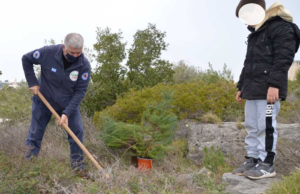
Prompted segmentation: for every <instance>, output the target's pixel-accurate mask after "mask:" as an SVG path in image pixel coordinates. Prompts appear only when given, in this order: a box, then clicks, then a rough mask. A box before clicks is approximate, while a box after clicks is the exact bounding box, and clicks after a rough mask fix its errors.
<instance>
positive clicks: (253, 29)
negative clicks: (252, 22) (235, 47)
mask: <svg viewBox="0 0 300 194" xmlns="http://www.w3.org/2000/svg"><path fill="white" fill-rule="evenodd" d="M279 19H280V20H282V18H281V17H280V16H276V17H272V18H270V19H268V20H267V21H266V22H265V23H264V24H263V25H262V26H261V27H260V28H259V29H258V30H256V31H255V28H253V27H250V26H248V30H249V31H250V32H251V34H249V36H248V38H249V37H251V36H252V35H253V34H256V33H257V32H260V31H262V30H264V29H265V28H266V27H267V26H268V24H269V22H271V21H274V20H279Z"/></svg>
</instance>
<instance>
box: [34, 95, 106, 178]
mask: <svg viewBox="0 0 300 194" xmlns="http://www.w3.org/2000/svg"><path fill="white" fill-rule="evenodd" d="M38 96H39V97H40V99H41V100H42V101H43V103H44V104H45V105H46V106H47V107H48V109H49V110H50V111H51V112H52V114H53V115H54V116H55V118H56V119H57V120H58V121H59V120H60V116H59V115H58V114H57V112H56V111H55V110H54V109H53V108H52V106H51V105H50V104H49V103H48V101H47V100H46V99H45V97H44V96H43V95H42V94H41V93H40V92H38ZM63 127H64V129H65V130H66V131H67V132H68V134H69V135H70V136H71V137H72V138H73V139H74V141H75V142H76V143H77V145H78V146H79V147H80V148H81V149H82V151H83V152H84V153H85V155H86V156H87V157H88V158H89V159H90V160H91V161H92V163H93V164H94V165H95V166H96V168H97V169H98V170H100V171H101V172H102V171H104V169H103V168H102V167H101V166H100V165H99V164H98V162H97V161H96V160H95V158H94V157H93V156H92V155H91V154H90V152H89V151H88V150H87V149H86V148H85V146H84V145H83V144H82V143H81V142H80V141H79V139H78V138H77V137H76V135H75V134H74V133H73V131H72V130H71V129H70V128H69V127H68V126H67V125H66V124H65V123H63ZM104 175H105V177H106V178H109V175H108V174H107V173H104Z"/></svg>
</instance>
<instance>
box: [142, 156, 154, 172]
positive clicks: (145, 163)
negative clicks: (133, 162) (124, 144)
mask: <svg viewBox="0 0 300 194" xmlns="http://www.w3.org/2000/svg"><path fill="white" fill-rule="evenodd" d="M152 163H153V160H152V159H147V158H140V157H138V169H139V170H140V171H147V170H151V169H152Z"/></svg>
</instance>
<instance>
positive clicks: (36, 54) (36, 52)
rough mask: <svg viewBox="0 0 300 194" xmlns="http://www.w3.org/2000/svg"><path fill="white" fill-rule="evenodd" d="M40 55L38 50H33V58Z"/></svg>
mask: <svg viewBox="0 0 300 194" xmlns="http://www.w3.org/2000/svg"><path fill="white" fill-rule="evenodd" d="M40 56H41V53H40V51H35V52H34V53H33V58H35V59H39V58H40Z"/></svg>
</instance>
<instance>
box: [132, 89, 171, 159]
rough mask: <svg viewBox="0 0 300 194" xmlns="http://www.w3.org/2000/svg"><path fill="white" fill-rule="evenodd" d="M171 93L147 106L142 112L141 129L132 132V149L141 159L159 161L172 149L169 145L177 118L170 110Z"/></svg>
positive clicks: (165, 93)
mask: <svg viewBox="0 0 300 194" xmlns="http://www.w3.org/2000/svg"><path fill="white" fill-rule="evenodd" d="M172 97H173V93H168V92H163V94H162V101H161V102H159V103H158V104H156V105H149V106H148V107H147V109H146V111H144V112H143V115H142V122H141V126H142V127H141V128H140V129H139V130H136V131H134V139H135V142H136V144H135V145H134V146H133V149H134V150H136V152H137V155H138V156H139V157H141V158H151V159H160V158H164V157H165V156H166V153H167V151H169V150H170V149H172V147H171V143H172V140H173V138H174V135H175V129H176V126H177V116H176V115H175V114H173V113H172V112H171V111H170V109H171V102H172Z"/></svg>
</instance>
